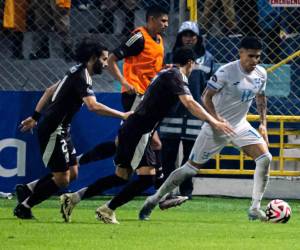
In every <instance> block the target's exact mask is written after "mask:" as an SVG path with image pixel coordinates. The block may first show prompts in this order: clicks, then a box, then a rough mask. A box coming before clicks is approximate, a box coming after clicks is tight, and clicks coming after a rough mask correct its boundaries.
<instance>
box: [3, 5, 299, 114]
mask: <svg viewBox="0 0 300 250" xmlns="http://www.w3.org/2000/svg"><path fill="white" fill-rule="evenodd" d="M187 2H188V1H186V0H136V1H134V0H123V1H117V0H106V1H101V0H76V1H75V0H73V1H72V2H71V0H43V1H38V0H5V1H4V0H0V3H1V10H2V11H1V20H2V23H1V27H2V31H1V32H0V40H1V46H0V55H1V59H0V71H1V73H0V89H1V90H42V89H44V88H45V86H48V85H49V84H51V83H52V82H54V81H56V80H57V79H58V78H60V77H61V76H63V74H64V73H65V72H66V70H67V69H68V67H69V66H70V65H72V64H73V63H74V61H73V59H72V51H73V49H74V46H75V44H76V43H77V42H78V41H79V40H80V39H81V38H83V37H87V36H92V37H96V38H98V39H99V40H100V41H101V42H102V43H103V44H104V45H106V46H107V47H108V48H109V49H114V48H115V47H117V46H118V44H120V42H121V41H122V40H123V39H125V38H126V36H127V35H128V34H129V32H130V31H131V30H133V28H134V27H136V26H140V25H143V24H145V9H146V8H147V7H148V6H150V5H153V4H158V5H161V6H163V7H165V8H168V9H169V11H170V15H169V28H168V31H167V32H166V34H165V48H166V52H168V51H170V50H171V49H172V47H173V45H174V42H175V38H176V34H177V30H178V27H179V25H180V23H181V22H182V21H184V20H188V19H189V15H188V10H187V6H188V4H187ZM270 2H273V3H274V2H275V3H276V2H278V3H281V5H279V6H280V7H274V6H272V5H271V4H270ZM284 2H285V1H268V0H248V1H242V0H202V1H197V14H198V15H197V16H198V23H199V25H200V28H201V30H202V35H203V38H204V39H203V40H204V42H205V45H206V48H207V49H208V50H209V51H210V52H211V53H212V54H213V56H214V57H215V60H216V62H217V63H220V64H221V63H227V62H229V61H232V60H235V59H237V58H238V47H237V46H238V43H239V41H240V39H241V37H242V36H245V35H255V36H259V37H260V38H261V39H262V40H263V42H264V51H263V55H262V63H263V64H266V67H267V68H268V67H270V66H271V65H274V64H276V63H279V62H280V61H281V60H283V59H285V58H286V57H288V56H290V55H292V54H293V53H295V52H296V51H298V50H299V44H300V43H299V42H300V36H299V29H300V25H299V24H300V21H299V16H300V15H299V14H300V8H299V7H296V6H297V5H296V4H295V3H296V2H297V1H286V2H287V3H289V4H290V5H288V6H289V7H286V5H282V3H284ZM293 3H294V6H293ZM276 6H277V5H276ZM282 6H285V7H282ZM299 60H300V59H299V58H298V57H295V58H294V59H293V60H291V61H289V62H288V63H287V64H284V65H281V66H280V67H278V68H276V69H275V70H273V71H272V72H270V74H269V81H268V89H267V94H268V96H269V113H270V114H284V115H299V114H300V98H299V97H300V79H299V78H300V68H299ZM95 89H96V91H110V92H112V91H117V90H116V88H115V84H114V80H113V78H112V77H111V76H110V75H109V74H108V73H105V74H104V75H103V76H101V77H100V78H96V79H95Z"/></svg>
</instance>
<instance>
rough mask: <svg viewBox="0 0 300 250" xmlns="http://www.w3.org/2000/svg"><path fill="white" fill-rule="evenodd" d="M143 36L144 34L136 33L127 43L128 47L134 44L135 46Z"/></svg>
mask: <svg viewBox="0 0 300 250" xmlns="http://www.w3.org/2000/svg"><path fill="white" fill-rule="evenodd" d="M142 36H143V34H142V32H138V33H136V34H135V35H134V36H132V37H131V38H130V39H129V40H128V41H127V42H126V46H127V47H130V46H131V45H132V44H134V43H135V42H136V41H137V40H138V39H140V38H141V37H142Z"/></svg>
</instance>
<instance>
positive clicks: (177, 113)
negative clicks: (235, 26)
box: [160, 21, 214, 197]
mask: <svg viewBox="0 0 300 250" xmlns="http://www.w3.org/2000/svg"><path fill="white" fill-rule="evenodd" d="M182 46H190V47H192V48H193V50H194V52H195V54H196V58H197V59H196V66H195V67H194V70H193V71H192V73H191V75H190V76H189V79H188V80H189V84H188V86H189V89H190V91H191V93H192V95H193V97H194V99H195V100H196V101H197V102H199V103H201V95H202V93H203V91H204V89H205V87H206V82H207V80H208V79H209V78H210V77H211V75H212V73H213V69H214V58H213V56H212V55H211V53H210V52H209V51H207V50H206V49H205V47H204V44H203V39H202V36H201V34H200V31H199V28H198V25H197V23H195V22H190V21H186V22H183V23H182V24H181V26H180V28H179V31H178V34H177V38H176V42H175V45H174V47H173V50H172V52H171V53H168V54H167V55H166V63H171V62H172V61H173V59H172V58H173V54H174V52H175V51H176V49H178V48H180V47H182ZM201 126H202V121H200V120H198V119H197V118H195V117H194V116H193V115H192V114H191V113H189V112H188V110H187V109H186V108H185V107H184V106H183V105H181V104H180V103H179V105H178V106H176V107H175V108H174V109H173V110H172V112H170V113H169V115H168V116H167V118H166V119H164V120H163V121H162V124H161V127H160V138H161V141H162V166H163V173H164V179H166V178H167V177H168V176H169V175H170V173H171V172H172V171H173V170H175V164H176V158H177V155H178V150H179V145H180V142H181V143H182V146H183V160H182V162H186V161H187V160H188V157H189V154H190V151H191V149H192V147H193V145H194V141H195V139H196V137H197V134H198V133H199V131H200V129H201ZM178 130H180V132H179V131H178ZM179 191H180V195H182V196H188V197H191V195H192V191H193V182H192V178H188V179H187V180H185V181H184V182H183V183H182V184H181V185H180V187H179Z"/></svg>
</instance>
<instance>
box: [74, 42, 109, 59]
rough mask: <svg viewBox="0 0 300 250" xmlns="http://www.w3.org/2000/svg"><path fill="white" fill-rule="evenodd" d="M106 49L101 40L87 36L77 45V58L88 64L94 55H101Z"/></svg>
mask: <svg viewBox="0 0 300 250" xmlns="http://www.w3.org/2000/svg"><path fill="white" fill-rule="evenodd" d="M105 50H107V48H106V47H104V46H103V45H101V44H100V43H99V42H97V41H95V40H91V39H89V38H85V39H83V40H82V41H81V42H80V43H79V44H78V45H77V46H76V49H75V59H76V61H77V62H80V63H83V64H86V63H87V62H88V61H89V60H90V58H91V57H92V56H96V57H100V56H101V55H102V52H103V51H105Z"/></svg>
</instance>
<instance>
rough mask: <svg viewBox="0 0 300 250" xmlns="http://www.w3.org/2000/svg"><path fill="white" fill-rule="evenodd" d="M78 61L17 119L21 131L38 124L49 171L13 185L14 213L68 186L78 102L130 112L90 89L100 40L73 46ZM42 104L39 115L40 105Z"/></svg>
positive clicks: (101, 58)
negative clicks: (103, 101)
mask: <svg viewBox="0 0 300 250" xmlns="http://www.w3.org/2000/svg"><path fill="white" fill-rule="evenodd" d="M76 56H77V61H78V62H79V64H78V65H76V66H74V67H72V68H70V70H69V71H68V72H67V74H66V75H65V76H64V78H63V79H62V80H60V81H58V82H57V83H56V84H54V85H52V86H51V87H49V88H48V89H47V90H46V91H45V92H44V94H43V96H42V97H41V99H40V101H39V102H38V104H37V106H36V108H35V111H34V113H33V115H32V116H30V117H28V118H27V119H25V120H24V121H22V122H21V131H27V130H30V129H32V128H34V127H35V126H36V125H37V122H38V120H39V118H41V117H42V118H43V119H41V121H40V122H39V124H38V129H37V133H38V140H39V145H40V151H41V154H42V157H43V162H44V164H45V165H46V166H47V167H49V168H50V170H51V173H50V174H48V175H46V176H44V177H42V178H41V179H39V180H36V181H33V182H31V183H28V184H27V185H18V186H17V187H16V193H17V199H18V202H19V204H18V205H17V206H16V208H15V209H14V215H15V216H17V217H18V218H21V219H31V218H33V215H32V212H31V208H32V207H33V206H35V205H37V204H39V203H41V202H42V201H44V200H46V199H47V198H49V197H50V196H51V195H53V194H55V193H56V192H57V191H58V190H59V189H60V188H65V187H67V186H68V184H69V183H70V181H72V180H73V179H75V178H76V176H77V174H78V166H77V160H76V156H75V154H76V151H75V148H74V147H73V144H72V141H71V135H70V123H71V121H72V118H73V116H74V114H75V113H76V112H77V111H79V109H80V107H81V106H82V104H85V105H86V106H87V108H88V109H89V110H90V111H92V112H95V113H97V114H99V115H104V116H111V117H116V118H120V119H127V117H128V116H129V115H130V114H131V113H132V112H127V113H123V112H120V111H117V110H115V109H111V108H109V107H107V106H105V105H103V104H101V103H99V102H97V100H96V98H95V95H94V91H93V89H92V79H91V76H92V75H93V74H101V72H102V69H103V68H106V67H107V59H108V51H107V49H106V48H104V47H103V46H101V45H100V44H98V43H96V42H93V41H89V40H84V41H83V42H81V43H80V44H79V46H78V48H77V49H76ZM44 107H45V111H44V113H43V115H42V114H41V111H42V109H43V108H44Z"/></svg>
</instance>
